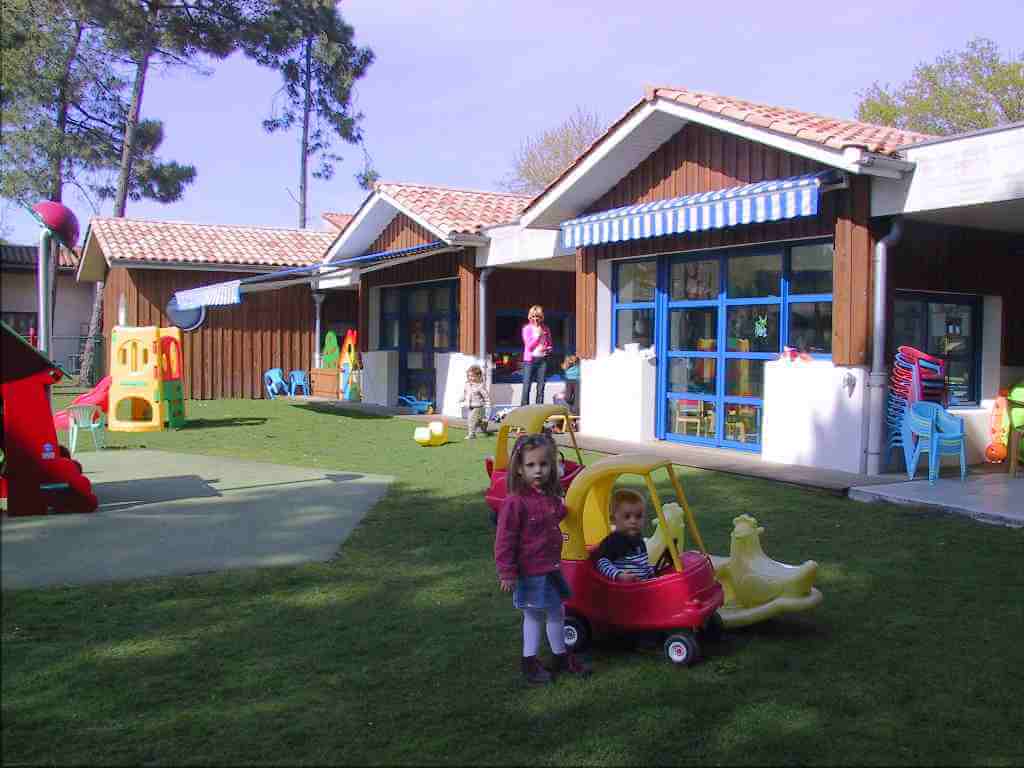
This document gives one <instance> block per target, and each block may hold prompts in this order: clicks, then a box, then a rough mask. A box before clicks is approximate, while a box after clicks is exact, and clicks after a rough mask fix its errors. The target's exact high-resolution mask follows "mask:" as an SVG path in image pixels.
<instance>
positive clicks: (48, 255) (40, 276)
mask: <svg viewBox="0 0 1024 768" xmlns="http://www.w3.org/2000/svg"><path fill="white" fill-rule="evenodd" d="M52 260H53V236H52V235H51V234H50V230H48V229H47V228H46V227H43V229H42V231H41V232H40V233H39V264H38V265H37V267H36V289H37V297H38V304H39V314H38V316H37V319H36V326H37V328H36V330H37V331H38V334H37V336H38V340H37V341H36V346H37V347H38V349H39V351H40V352H42V353H43V354H44V355H46V356H47V357H50V340H51V336H52V334H53V330H52V328H53V323H52V319H53V305H52V304H53V298H52V296H51V293H50V286H51V279H52V270H51V269H50V264H51V262H52Z"/></svg>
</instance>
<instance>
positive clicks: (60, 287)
mask: <svg viewBox="0 0 1024 768" xmlns="http://www.w3.org/2000/svg"><path fill="white" fill-rule="evenodd" d="M92 292H93V284H92V283H77V282H75V276H74V275H73V274H71V273H67V272H58V273H57V303H56V304H55V306H54V311H53V345H52V354H51V357H52V358H53V360H54V362H56V363H57V364H58V365H63V366H67V365H68V358H69V356H71V355H72V354H76V353H77V352H78V349H79V346H80V344H81V342H80V340H79V337H80V335H81V327H82V324H83V323H88V322H89V315H90V314H91V313H92ZM0 307H2V308H3V311H4V312H37V311H38V310H39V297H38V295H37V294H36V275H35V273H34V272H30V271H27V270H26V271H21V270H19V271H5V272H4V273H3V276H2V278H0ZM36 330H37V331H38V330H39V329H38V327H37V328H36Z"/></svg>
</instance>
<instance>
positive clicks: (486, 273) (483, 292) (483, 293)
mask: <svg viewBox="0 0 1024 768" xmlns="http://www.w3.org/2000/svg"><path fill="white" fill-rule="evenodd" d="M493 271H494V267H484V268H483V269H481V270H480V288H479V290H480V298H479V299H478V300H477V305H478V306H479V308H480V311H479V313H478V315H477V316H478V317H479V319H480V328H479V334H480V337H479V338H480V347H479V352H480V358H481V359H482V360H483V361H484V370H485V371H487V370H489V369H490V366H489V365H488V364H487V278H489V277H490V276H491V272H493Z"/></svg>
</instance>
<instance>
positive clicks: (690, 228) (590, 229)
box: [561, 170, 841, 248]
mask: <svg viewBox="0 0 1024 768" xmlns="http://www.w3.org/2000/svg"><path fill="white" fill-rule="evenodd" d="M840 175H841V174H839V173H837V172H835V171H831V170H828V171H821V172H819V173H808V174H804V175H802V176H791V177H789V178H785V179H771V180H769V181H758V182H754V183H753V184H744V185H742V186H738V187H729V188H728V189H718V190H715V191H714V192H700V193H698V194H694V195H684V196H682V197H674V198H671V199H669V200H657V201H655V202H653V203H641V204H640V205H628V206H626V207H624V208H612V209H611V210H608V211H601V212H600V213H591V214H588V215H586V216H580V217H579V218H576V219H572V220H570V221H565V222H562V225H561V230H562V245H563V246H564V247H566V248H579V247H581V246H587V245H601V244H603V243H619V242H623V241H626V240H639V239H642V238H647V237H662V236H664V235H678V234H684V233H686V232H701V231H703V230H706V229H721V228H723V227H734V226H736V225H737V224H757V223H762V222H765V221H780V220H782V219H795V218H798V217H800V216H815V215H817V213H818V200H819V197H820V195H821V192H822V187H823V186H824V185H826V184H830V183H833V182H835V181H838V180H839V177H840Z"/></svg>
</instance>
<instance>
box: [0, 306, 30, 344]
mask: <svg viewBox="0 0 1024 768" xmlns="http://www.w3.org/2000/svg"><path fill="white" fill-rule="evenodd" d="M0 319H3V321H4V322H5V323H7V324H8V325H9V326H11V328H13V329H14V330H15V331H17V332H18V333H20V334H21V335H22V336H24V337H25V338H28V333H29V331H34V330H36V313H35V312H4V313H3V314H2V315H0Z"/></svg>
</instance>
